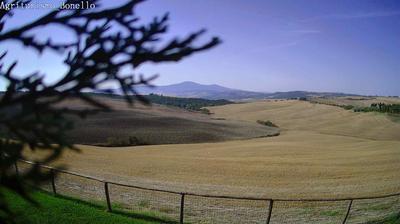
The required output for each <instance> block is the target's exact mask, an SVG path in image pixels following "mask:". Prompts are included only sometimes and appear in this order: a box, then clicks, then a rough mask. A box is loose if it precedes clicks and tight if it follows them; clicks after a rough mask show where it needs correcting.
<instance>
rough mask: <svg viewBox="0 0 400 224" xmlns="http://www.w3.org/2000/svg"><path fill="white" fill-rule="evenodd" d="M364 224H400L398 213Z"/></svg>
mask: <svg viewBox="0 0 400 224" xmlns="http://www.w3.org/2000/svg"><path fill="white" fill-rule="evenodd" d="M366 224H400V213H399V214H395V215H391V216H390V217H388V218H386V219H383V220H378V221H371V222H367V223H366Z"/></svg>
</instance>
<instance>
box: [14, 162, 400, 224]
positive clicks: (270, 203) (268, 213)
mask: <svg viewBox="0 0 400 224" xmlns="http://www.w3.org/2000/svg"><path fill="white" fill-rule="evenodd" d="M19 162H22V163H25V164H30V165H35V164H36V163H34V162H32V161H27V160H22V159H20V160H19ZM40 167H42V168H45V169H48V170H49V171H50V172H51V174H52V175H51V177H52V178H51V190H52V192H53V193H54V194H58V192H57V188H56V173H63V174H69V175H72V176H76V177H80V178H84V179H88V180H92V181H97V182H100V183H103V188H104V189H103V190H104V198H105V201H106V204H107V211H109V212H111V211H112V210H113V208H112V207H113V206H112V201H111V197H110V189H109V185H114V186H120V187H126V188H133V189H138V190H145V191H152V192H159V193H168V194H173V195H177V196H179V200H180V203H179V219H178V220H179V223H184V221H185V205H186V204H185V197H186V196H195V197H201V198H211V199H227V200H228V199H231V200H243V201H265V202H267V204H266V205H267V206H265V208H264V209H265V213H264V214H265V217H264V221H263V222H259V221H257V223H266V224H269V223H270V222H271V219H272V216H273V210H274V203H277V202H348V204H347V207H346V210H345V215H344V216H343V217H342V218H341V219H340V223H342V224H345V223H347V221H348V219H349V216H350V214H351V211H352V206H353V203H354V202H355V201H362V200H374V199H384V198H390V197H396V196H400V193H394V194H386V195H380V196H372V197H344V198H311V199H310V198H297V199H286V198H265V197H237V196H226V195H210V194H196V193H192V192H179V191H172V190H163V189H157V188H147V187H141V186H137V185H131V184H124V183H119V182H114V181H109V180H105V179H102V178H99V177H94V176H90V175H86V174H81V173H77V172H73V171H68V170H62V169H58V168H55V167H51V166H47V165H40ZM15 171H16V173H19V172H21V169H20V168H19V167H18V165H17V163H15ZM397 203H399V200H397ZM399 209H400V208H399ZM399 211H400V210H399ZM399 211H397V212H399ZM240 223H246V221H244V222H243V220H242V221H241V222H240ZM338 223H339V222H338Z"/></svg>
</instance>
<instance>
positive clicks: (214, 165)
mask: <svg viewBox="0 0 400 224" xmlns="http://www.w3.org/2000/svg"><path fill="white" fill-rule="evenodd" d="M210 110H212V111H213V112H214V113H215V115H214V116H215V117H219V118H221V117H222V118H226V121H231V120H235V121H245V122H252V121H253V122H255V121H256V120H259V119H260V120H271V121H272V122H274V123H275V124H277V125H278V126H279V127H281V128H282V130H283V132H282V134H281V135H280V136H278V137H273V138H256V139H249V140H237V141H227V142H220V143H200V144H179V145H177V144H174V145H155V146H138V147H121V148H113V149H112V150H110V148H102V147H95V146H81V148H82V153H81V154H77V153H74V152H68V153H65V155H64V156H63V158H62V159H60V160H59V162H58V163H59V164H66V165H68V166H69V168H70V169H71V170H75V171H79V172H83V173H87V174H91V175H95V176H102V177H105V178H108V179H111V180H116V181H121V182H130V183H134V184H138V185H141V186H151V187H157V188H162V189H173V190H176V191H189V192H197V193H210V192H212V193H213V194H226V195H241V196H266V197H279V198H299V197H300V198H319V197H330V198H331V197H346V196H352V197H355V196H372V195H380V194H385V193H393V192H398V191H400V173H399V172H398V170H399V169H400V141H399V139H400V124H398V123H394V122H392V121H391V120H390V119H388V118H386V117H384V116H376V115H374V114H372V113H354V112H351V111H346V110H344V109H342V108H339V107H334V106H327V105H320V104H310V103H308V102H301V101H278V102H270V101H259V102H253V103H246V104H235V105H225V106H220V107H215V108H210Z"/></svg>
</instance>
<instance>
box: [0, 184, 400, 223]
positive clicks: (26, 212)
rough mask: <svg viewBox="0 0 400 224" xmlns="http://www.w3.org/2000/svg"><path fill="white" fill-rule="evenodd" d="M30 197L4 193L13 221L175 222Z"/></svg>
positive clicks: (48, 196) (66, 200)
mask: <svg viewBox="0 0 400 224" xmlns="http://www.w3.org/2000/svg"><path fill="white" fill-rule="evenodd" d="M33 198H34V199H35V200H36V201H37V202H38V203H39V204H40V206H39V207H38V206H35V205H32V204H31V203H29V202H26V201H25V200H23V199H22V198H20V197H19V196H17V195H15V194H14V193H6V200H7V201H8V203H9V205H10V206H11V210H12V211H14V212H15V214H16V219H15V223H16V224H26V223H33V224H85V223H96V224H97V223H99V224H113V223H118V224H120V223H121V224H125V223H130V224H150V223H176V222H174V221H170V220H168V219H165V218H160V217H161V216H160V215H158V214H155V213H146V212H135V213H133V212H124V211H122V210H119V211H118V210H117V211H114V212H112V213H109V212H106V207H105V206H104V205H101V204H97V203H88V202H84V201H81V200H78V199H74V198H69V197H64V196H56V197H55V196H53V195H51V194H49V193H46V192H42V191H36V192H35V193H33ZM366 224H400V214H397V215H393V216H390V217H388V218H386V219H384V220H375V221H370V222H368V223H366Z"/></svg>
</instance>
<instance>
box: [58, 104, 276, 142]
mask: <svg viewBox="0 0 400 224" xmlns="http://www.w3.org/2000/svg"><path fill="white" fill-rule="evenodd" d="M97 98H98V99H100V100H101V101H102V102H104V103H106V104H107V105H110V106H112V108H113V109H114V111H112V112H101V113H98V114H95V115H93V116H89V117H88V118H87V119H85V120H81V119H78V118H76V119H75V121H76V122H75V127H76V128H75V129H74V130H73V131H72V132H70V133H69V135H68V138H69V139H70V140H71V141H72V142H74V143H76V144H87V145H103V146H117V145H136V144H137V145H157V144H173V143H199V142H218V141H226V140H238V139H247V138H255V137H265V136H273V135H277V134H279V129H278V128H273V127H266V126H263V125H260V124H257V123H256V122H243V121H234V120H229V121H226V120H218V119H211V118H210V116H209V115H206V114H202V113H199V112H189V111H187V110H183V109H179V108H175V107H167V106H161V105H152V106H151V107H150V106H144V105H142V104H140V103H137V104H135V107H134V108H132V107H128V106H127V105H126V103H125V102H124V101H122V100H118V99H111V98H106V97H97ZM60 106H66V107H68V108H83V107H87V105H84V104H83V103H82V102H80V101H78V100H70V101H69V102H66V103H64V104H63V105H60ZM132 137H133V138H135V142H129V138H132Z"/></svg>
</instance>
